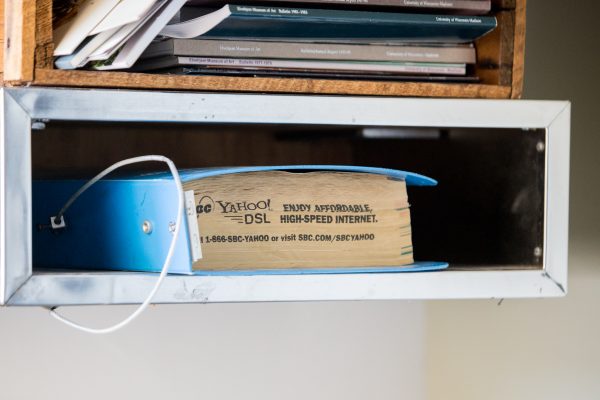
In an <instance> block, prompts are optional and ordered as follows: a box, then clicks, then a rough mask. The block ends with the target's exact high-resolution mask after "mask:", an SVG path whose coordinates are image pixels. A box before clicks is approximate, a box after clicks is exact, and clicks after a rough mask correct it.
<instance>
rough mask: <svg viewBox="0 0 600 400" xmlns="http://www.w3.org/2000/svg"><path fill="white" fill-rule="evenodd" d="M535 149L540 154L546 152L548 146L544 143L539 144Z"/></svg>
mask: <svg viewBox="0 0 600 400" xmlns="http://www.w3.org/2000/svg"><path fill="white" fill-rule="evenodd" d="M535 149H536V150H537V151H538V153H542V152H543V151H544V150H546V145H545V144H544V142H537V143H536V145H535Z"/></svg>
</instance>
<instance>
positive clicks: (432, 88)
mask: <svg viewBox="0 0 600 400" xmlns="http://www.w3.org/2000/svg"><path fill="white" fill-rule="evenodd" d="M35 77H36V79H35V81H34V82H33V84H34V85H40V86H70V87H106V88H130V89H171V90H173V89H175V90H205V91H227V92H267V93H317V94H346V95H380V96H415V97H463V98H464V97H467V98H508V97H509V95H510V90H511V88H510V86H498V85H482V84H448V83H419V82H379V81H377V82H371V81H356V80H354V81H352V80H327V79H300V78H253V77H244V78H240V77H223V76H175V75H159V74H141V73H130V72H95V71H61V70H50V69H36V71H35Z"/></svg>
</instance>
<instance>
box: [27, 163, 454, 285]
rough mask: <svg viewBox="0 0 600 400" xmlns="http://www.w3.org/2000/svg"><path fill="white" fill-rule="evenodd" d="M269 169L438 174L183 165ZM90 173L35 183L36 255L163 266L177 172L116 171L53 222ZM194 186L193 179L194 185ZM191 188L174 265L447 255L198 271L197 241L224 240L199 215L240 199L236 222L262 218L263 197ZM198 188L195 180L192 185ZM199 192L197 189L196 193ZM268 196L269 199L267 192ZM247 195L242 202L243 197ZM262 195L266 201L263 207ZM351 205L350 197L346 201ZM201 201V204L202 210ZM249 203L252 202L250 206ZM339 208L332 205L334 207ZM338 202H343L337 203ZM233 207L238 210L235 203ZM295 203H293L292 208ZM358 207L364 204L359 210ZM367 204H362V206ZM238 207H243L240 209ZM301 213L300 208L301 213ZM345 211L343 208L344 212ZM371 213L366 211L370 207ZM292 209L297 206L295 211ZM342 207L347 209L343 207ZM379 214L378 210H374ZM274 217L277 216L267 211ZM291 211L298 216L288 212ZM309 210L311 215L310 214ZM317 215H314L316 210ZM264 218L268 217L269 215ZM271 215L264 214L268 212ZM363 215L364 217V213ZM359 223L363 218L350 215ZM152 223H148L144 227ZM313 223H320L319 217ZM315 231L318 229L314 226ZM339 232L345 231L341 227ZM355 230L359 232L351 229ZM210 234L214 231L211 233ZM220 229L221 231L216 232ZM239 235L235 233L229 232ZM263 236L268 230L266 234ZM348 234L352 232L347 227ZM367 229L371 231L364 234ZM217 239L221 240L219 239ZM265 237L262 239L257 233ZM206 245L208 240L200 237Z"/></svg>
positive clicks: (71, 264) (212, 172)
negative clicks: (58, 223) (60, 222)
mask: <svg viewBox="0 0 600 400" xmlns="http://www.w3.org/2000/svg"><path fill="white" fill-rule="evenodd" d="M263 171H332V172H353V173H370V174H376V175H379V176H381V175H383V176H386V177H390V178H392V179H396V180H401V181H403V182H406V185H422V186H431V185H435V184H436V182H435V181H434V180H432V179H430V178H427V177H424V176H422V175H418V174H412V173H408V172H403V171H397V170H389V169H383V168H370V167H353V166H322V165H305V166H273V167H236V168H210V169H202V170H190V171H184V172H182V180H183V182H184V187H185V186H186V185H189V184H190V183H194V182H200V181H201V180H202V179H205V178H210V177H214V176H219V175H224V176H225V175H228V174H239V173H251V172H263ZM83 183H84V181H79V180H42V181H34V183H33V199H34V204H33V223H34V229H33V232H34V234H33V248H34V251H33V261H34V265H35V266H36V267H38V268H39V267H45V268H78V269H115V270H133V271H150V272H157V271H159V270H160V268H161V266H162V262H163V260H164V256H165V254H166V251H167V249H168V247H169V245H170V242H171V238H172V234H171V232H172V231H173V223H174V222H173V221H175V217H176V215H175V213H176V210H177V204H176V203H177V201H176V200H177V194H176V192H175V190H174V185H173V182H172V179H171V178H170V177H169V175H168V174H164V173H160V174H145V175H140V176H132V177H126V178H113V179H107V180H103V181H100V182H98V183H97V184H96V185H94V186H92V187H91V188H90V189H89V190H88V191H86V192H85V193H84V194H83V195H82V196H81V198H79V199H78V201H77V202H75V203H74V204H73V205H72V207H71V208H70V209H69V212H68V213H67V214H65V220H66V224H67V226H66V228H64V229H63V230H60V231H53V230H51V229H46V228H45V224H47V222H48V221H49V218H50V217H51V216H52V215H55V213H56V212H57V210H58V209H60V208H61V206H62V205H63V204H64V202H65V201H66V199H68V197H69V196H70V195H71V194H72V193H73V192H75V191H76V190H77V189H78V188H79V187H80V186H81V185H82V184H83ZM188 189H189V186H188ZM188 189H186V210H187V212H186V218H184V220H183V221H184V226H182V229H181V230H180V236H179V237H178V243H177V247H176V251H175V254H174V256H173V259H172V263H171V267H170V270H169V271H170V272H172V273H183V274H191V273H196V274H223V275H227V274H298V273H349V272H380V271H385V272H395V271H416V270H429V269H440V268H444V267H446V266H447V264H445V263H413V264H409V265H403V266H393V265H392V266H381V265H370V266H364V267H362V266H349V267H348V268H343V267H340V266H338V267H337V268H328V267H325V268H318V267H317V268H294V269H290V268H281V269H280V268H276V265H274V266H273V268H266V269H260V270H254V269H252V268H242V269H239V270H227V269H224V270H217V271H215V270H202V271H194V270H193V268H192V266H193V264H194V263H195V262H197V261H198V260H200V259H201V254H202V252H203V251H202V250H199V249H196V247H197V245H198V244H199V243H200V242H202V241H204V242H208V241H212V242H213V243H215V242H216V243H223V241H222V240H221V239H222V238H221V236H222V235H220V234H210V235H208V236H207V235H204V233H203V228H202V226H200V227H199V229H198V228H195V230H194V227H193V225H194V221H201V220H200V219H198V220H196V218H197V216H198V214H200V213H206V212H208V207H209V206H214V207H217V206H218V204H217V203H216V201H221V202H222V203H223V204H225V207H229V208H231V207H230V205H229V203H231V204H233V206H234V207H235V208H236V210H233V211H244V212H243V213H241V214H240V215H237V214H238V213H236V212H232V213H230V214H228V215H233V216H236V218H237V219H235V218H231V219H232V222H233V223H234V224H237V223H238V220H239V219H240V218H241V220H242V221H245V219H247V218H248V217H247V216H246V214H248V215H250V216H251V217H252V218H253V219H255V220H256V219H257V218H258V216H257V215H256V213H257V212H258V211H260V210H258V209H256V210H249V209H250V208H253V207H254V205H255V206H256V207H259V204H258V201H256V202H254V203H253V204H252V205H250V204H249V203H248V202H247V203H246V204H245V205H244V204H242V203H243V202H241V201H235V202H232V201H228V200H227V199H220V198H219V199H216V198H215V199H212V201H213V202H214V204H213V202H211V201H210V200H209V199H206V198H203V197H202V196H201V193H199V192H196V191H194V190H188ZM192 189H193V188H192ZM190 192H191V194H190ZM261 201H264V202H266V204H267V203H268V202H267V200H265V199H263V200H261ZM237 203H240V204H237ZM262 206H263V205H262V203H261V205H260V207H262ZM345 206H346V207H348V205H345ZM367 206H368V205H365V204H362V205H361V207H363V208H362V209H361V210H362V211H361V210H358V211H357V209H355V208H356V207H358V206H357V205H354V206H352V207H354V208H353V209H352V210H351V212H350V214H349V215H348V216H346V215H345V214H347V213H344V215H343V216H342V217H343V218H346V219H352V218H354V219H356V218H371V219H373V218H376V217H373V216H372V215H371V213H370V212H369V210H367V209H366V208H364V207H367ZM199 208H201V210H199ZM242 208H243V209H244V210H242ZM330 208H331V207H330ZM334 209H335V206H334ZM229 211H232V210H231V209H229ZM290 211H291V210H290ZM355 211H356V212H355ZM359 211H360V212H359ZM234 214H235V215H234ZM293 214H294V215H296V212H294V213H293ZM317 214H319V215H320V216H318V215H316V214H315V215H314V219H315V220H316V218H336V216H334V214H332V213H331V212H329V211H323V212H322V213H321V212H319V213H317ZM338 214H339V213H338ZM363 214H364V215H363ZM290 215H291V214H290ZM339 215H342V214H339ZM370 215H371V216H370ZM267 218H269V217H268V216H267ZM288 218H292V217H291V216H288ZM303 218H304V217H303ZM310 218H312V216H311V217H310ZM261 219H262V218H261ZM262 221H263V222H264V219H262ZM361 221H362V219H361ZM343 222H344V223H348V224H349V223H351V222H354V223H356V221H354V220H352V221H345V220H344V221H343ZM143 227H145V228H143ZM309 228H311V229H314V228H313V226H312V225H309ZM307 234H311V233H310V232H307ZM338 234H339V233H338ZM348 234H352V233H348ZM203 236H207V237H205V238H204V239H203ZM213 236H214V237H213ZM228 236H232V237H233V236H236V235H234V234H232V233H230V234H228V235H225V242H228V239H227V238H228ZM259 236H260V235H259ZM342 236H344V235H342ZM363 236H364V235H363ZM213 239H214V240H213ZM257 240H258V239H257ZM200 247H201V245H200Z"/></svg>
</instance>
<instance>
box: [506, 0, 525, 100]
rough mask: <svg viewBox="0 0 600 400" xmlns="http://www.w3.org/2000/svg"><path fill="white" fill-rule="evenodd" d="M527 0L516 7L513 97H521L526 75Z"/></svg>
mask: <svg viewBox="0 0 600 400" xmlns="http://www.w3.org/2000/svg"><path fill="white" fill-rule="evenodd" d="M526 6H527V0H519V1H517V3H516V8H515V34H514V38H515V41H514V44H513V54H514V56H513V70H512V91H511V94H510V98H511V99H520V98H521V95H522V94H523V77H524V75H525V23H526V21H525V18H526Z"/></svg>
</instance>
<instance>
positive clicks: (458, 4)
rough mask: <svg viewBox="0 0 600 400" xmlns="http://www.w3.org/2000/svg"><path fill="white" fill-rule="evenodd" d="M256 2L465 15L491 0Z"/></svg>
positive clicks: (199, 0)
mask: <svg viewBox="0 0 600 400" xmlns="http://www.w3.org/2000/svg"><path fill="white" fill-rule="evenodd" d="M255 3H256V4H261V3H262V4H269V3H274V4H279V3H281V4H286V3H287V4H290V3H306V4H315V5H317V4H319V5H320V4H323V5H325V6H328V7H330V6H353V7H361V8H362V7H380V6H383V7H395V8H398V9H405V10H419V11H434V12H437V13H457V14H465V15H483V14H486V13H488V12H490V10H491V8H492V4H491V3H492V2H491V0H263V1H258V2H255ZM188 4H190V5H199V6H203V7H206V6H207V5H212V6H215V7H218V6H220V5H223V1H206V0H190V1H188Z"/></svg>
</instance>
